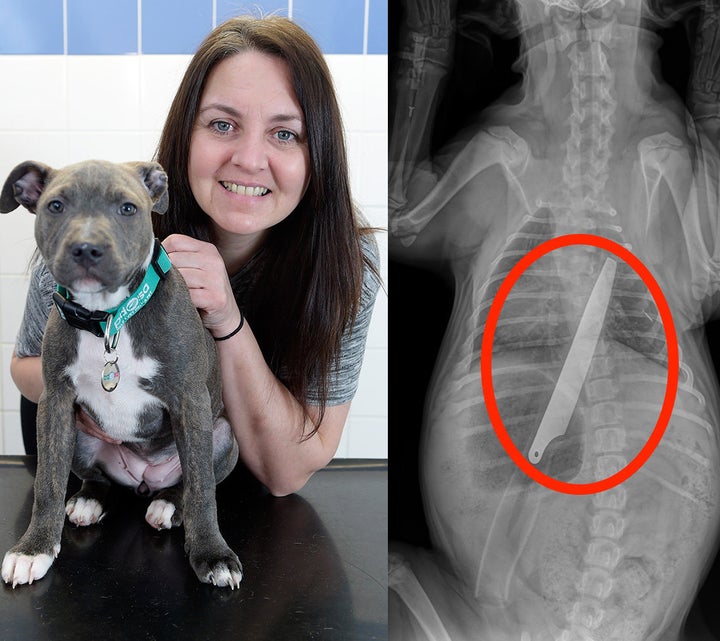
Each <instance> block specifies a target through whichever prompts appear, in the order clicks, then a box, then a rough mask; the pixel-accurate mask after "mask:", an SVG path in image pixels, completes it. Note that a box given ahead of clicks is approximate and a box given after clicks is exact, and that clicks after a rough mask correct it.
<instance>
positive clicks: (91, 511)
mask: <svg viewBox="0 0 720 641" xmlns="http://www.w3.org/2000/svg"><path fill="white" fill-rule="evenodd" d="M65 514H67V516H68V519H69V520H70V523H72V524H73V525H78V526H85V525H94V524H96V523H100V521H102V520H103V519H104V518H105V511H104V510H103V506H102V503H100V501H98V500H97V499H93V498H85V497H83V496H78V495H75V496H73V497H72V498H71V499H70V500H69V501H68V502H67V503H66V504H65Z"/></svg>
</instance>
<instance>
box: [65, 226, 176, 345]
mask: <svg viewBox="0 0 720 641" xmlns="http://www.w3.org/2000/svg"><path fill="white" fill-rule="evenodd" d="M171 266H172V263H171V262H170V258H169V257H168V255H167V252H166V251H165V249H164V248H163V246H162V245H161V244H160V241H159V240H157V239H155V250H154V251H153V256H152V259H151V261H150V266H149V267H148V269H147V271H146V272H145V277H144V278H143V281H142V283H140V286H139V287H138V288H137V289H136V290H135V291H134V292H133V293H132V294H130V296H128V297H127V298H126V299H125V300H124V301H123V302H122V303H121V304H120V305H118V306H117V307H114V308H113V309H108V310H106V311H99V310H95V311H90V310H88V309H85V308H84V307H82V306H81V305H78V304H77V303H74V302H73V301H72V300H70V293H69V292H68V291H67V289H65V288H64V287H61V286H60V285H58V286H57V291H56V292H54V293H53V302H54V303H55V307H57V310H58V312H60V316H62V318H63V319H64V320H65V321H67V323H68V324H69V325H72V326H73V327H76V328H77V329H83V330H86V331H88V332H91V333H92V334H95V336H98V337H101V338H102V337H103V336H106V335H107V336H114V335H115V334H117V333H118V332H119V331H120V329H121V328H122V327H123V325H125V323H127V322H128V321H129V320H130V319H131V318H132V317H133V316H135V314H137V313H138V312H139V311H140V310H141V309H142V308H143V307H145V305H146V304H147V302H148V301H149V300H150V298H151V297H152V295H153V294H154V293H155V290H156V289H157V286H158V284H159V283H160V281H162V280H164V279H165V278H166V275H167V273H168V272H169V271H170V267H171ZM108 320H109V321H110V328H109V333H107V334H106V326H107V323H108Z"/></svg>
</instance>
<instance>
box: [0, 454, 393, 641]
mask: <svg viewBox="0 0 720 641" xmlns="http://www.w3.org/2000/svg"><path fill="white" fill-rule="evenodd" d="M33 473H34V458H33V457H12V456H4V457H3V456H0V487H2V515H3V516H2V519H1V520H0V523H1V525H0V555H4V553H5V551H7V549H9V548H10V547H11V546H12V545H14V544H15V542H16V541H17V539H18V538H19V537H20V536H21V535H22V533H23V532H24V531H25V529H26V527H27V525H28V523H29V522H30V512H31V508H32V485H33V479H34V476H33ZM78 487H79V483H77V479H75V477H73V478H72V479H71V481H70V488H69V492H74V491H75V490H76V489H77V488H78ZM217 499H218V513H219V519H220V529H221V531H222V533H223V536H224V537H225V539H226V541H227V542H228V544H229V545H230V547H232V548H233V549H234V550H235V552H236V553H237V554H238V556H239V557H240V560H241V562H242V564H243V570H244V577H243V581H242V583H241V584H240V589H239V590H235V591H231V590H229V589H227V588H215V587H212V586H209V585H205V584H203V583H200V582H199V581H198V579H197V578H196V577H195V574H194V572H193V571H192V568H191V567H190V564H189V563H188V561H187V559H186V557H185V553H184V551H183V537H184V531H183V529H182V528H179V529H178V528H175V529H173V530H170V531H162V532H157V531H155V530H153V529H152V528H151V527H150V526H149V525H147V524H146V523H145V520H144V515H145V509H146V508H147V504H148V500H147V499H142V498H140V497H136V496H135V495H134V494H132V493H130V492H128V491H126V490H122V489H119V488H118V489H117V491H115V492H114V493H113V495H112V500H113V503H112V504H111V506H110V509H111V510H112V511H110V512H109V513H108V515H107V516H106V517H105V519H104V520H103V522H102V523H101V524H100V525H97V526H91V527H88V528H77V527H75V526H73V525H71V524H70V523H68V522H67V521H66V522H65V527H64V529H63V536H62V549H61V551H60V556H59V558H58V559H57V560H56V561H55V563H54V564H53V566H52V567H51V568H50V570H49V572H48V574H47V575H46V576H45V577H44V578H43V579H41V580H40V581H38V582H37V583H35V584H33V585H30V586H18V587H17V588H15V589H14V590H13V589H12V587H10V586H7V585H5V584H2V586H3V587H2V589H1V590H0V593H1V597H0V639H1V640H2V641H45V640H48V641H61V640H62V641H65V640H67V641H85V640H87V641H91V640H92V641H95V640H96V639H99V640H102V641H114V640H118V641H129V640H132V641H136V640H138V641H155V640H158V641H159V640H164V639H173V640H175V641H185V640H188V641H190V640H191V641H204V640H206V639H207V640H208V641H210V640H213V641H224V640H226V639H243V640H247V641H255V640H268V641H275V640H279V641H295V640H305V639H318V640H328V641H335V640H337V641H345V640H348V641H350V640H365V639H387V638H388V633H387V536H388V533H387V465H386V463H385V462H384V461H357V460H338V461H335V462H333V463H331V464H330V465H329V466H328V468H326V469H324V470H321V471H320V472H317V473H316V474H315V475H314V476H313V477H312V478H311V479H310V481H309V482H308V484H307V485H306V487H305V488H303V490H301V491H300V492H299V493H298V494H296V495H291V496H288V497H284V498H274V497H271V496H269V495H268V494H267V493H266V492H265V490H264V489H263V488H262V487H261V486H260V485H259V484H258V483H257V482H256V481H254V480H253V479H251V478H250V477H249V475H247V474H245V473H243V471H242V470H241V469H238V470H236V471H235V472H234V473H233V474H232V475H231V476H230V477H229V478H228V479H226V480H225V481H223V482H222V483H221V484H220V485H219V486H218V491H217Z"/></svg>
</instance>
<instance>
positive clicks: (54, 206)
mask: <svg viewBox="0 0 720 641" xmlns="http://www.w3.org/2000/svg"><path fill="white" fill-rule="evenodd" d="M47 208H48V211H50V212H51V213H53V214H62V213H63V212H64V211H65V205H64V203H63V202H62V201H60V200H51V201H50V202H49V203H48V206H47Z"/></svg>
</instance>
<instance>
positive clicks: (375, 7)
mask: <svg viewBox="0 0 720 641" xmlns="http://www.w3.org/2000/svg"><path fill="white" fill-rule="evenodd" d="M387 50H388V0H371V1H370V9H369V15H368V38H367V53H376V54H385V53H387Z"/></svg>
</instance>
